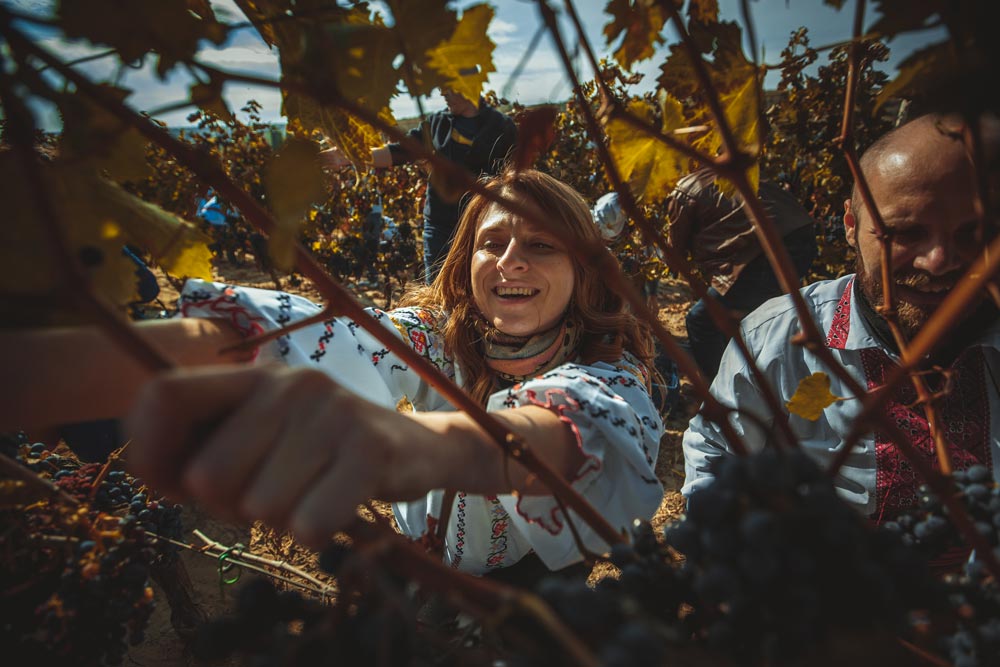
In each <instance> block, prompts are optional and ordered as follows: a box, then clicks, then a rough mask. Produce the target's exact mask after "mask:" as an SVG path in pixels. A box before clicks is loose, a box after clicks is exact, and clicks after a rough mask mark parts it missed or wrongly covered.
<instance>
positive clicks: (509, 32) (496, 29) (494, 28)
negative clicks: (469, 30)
mask: <svg viewBox="0 0 1000 667" xmlns="http://www.w3.org/2000/svg"><path fill="white" fill-rule="evenodd" d="M519 32H520V29H519V28H518V27H517V26H516V25H515V24H513V23H510V22H509V21H504V20H503V19H499V18H494V19H493V21H491V22H490V27H489V28H488V29H487V30H486V35H487V36H488V37H489V38H490V39H492V40H493V41H494V43H496V45H497V46H500V45H503V44H509V43H510V42H512V41H514V39H515V37H514V35H517V34H518V33H519Z"/></svg>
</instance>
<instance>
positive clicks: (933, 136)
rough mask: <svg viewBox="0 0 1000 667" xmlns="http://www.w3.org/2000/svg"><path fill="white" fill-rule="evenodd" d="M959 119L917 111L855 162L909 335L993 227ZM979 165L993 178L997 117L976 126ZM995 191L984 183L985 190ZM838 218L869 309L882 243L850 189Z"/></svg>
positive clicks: (999, 132) (999, 128)
mask: <svg viewBox="0 0 1000 667" xmlns="http://www.w3.org/2000/svg"><path fill="white" fill-rule="evenodd" d="M965 130H966V125H965V123H964V121H963V120H962V118H961V117H959V116H950V115H939V114H932V115H927V116H921V117H920V118H917V119H915V120H913V121H911V122H909V123H907V124H905V125H903V126H901V127H899V128H897V129H895V130H893V131H892V132H890V133H888V134H886V135H885V136H883V137H882V138H881V139H879V140H878V141H877V142H875V143H874V144H873V145H872V146H871V148H869V149H868V151H866V152H865V154H864V156H863V157H862V159H861V167H862V171H863V173H864V175H865V180H866V181H867V183H868V186H869V188H870V189H871V193H872V198H873V199H874V202H875V206H876V207H877V208H878V211H879V213H880V214H881V216H882V219H883V221H884V222H885V226H886V229H887V230H888V231H889V241H888V242H887V249H888V251H889V262H890V268H891V271H890V276H891V280H892V282H893V285H894V287H893V291H894V296H895V298H894V304H893V305H894V306H895V310H896V311H897V316H898V321H899V324H900V326H901V328H902V330H903V333H904V335H905V336H906V337H907V338H911V337H912V336H913V335H914V334H915V333H916V331H917V330H918V329H919V328H920V327H921V326H922V325H923V323H924V322H926V321H927V319H928V318H929V317H930V316H931V314H932V313H933V312H934V310H936V309H937V307H938V306H939V305H940V304H941V302H942V301H943V300H944V299H945V298H946V297H947V295H948V293H949V292H950V291H951V289H952V288H953V287H954V286H955V284H956V283H957V282H958V280H959V279H960V278H961V277H962V275H963V274H964V273H965V272H966V271H967V270H968V269H969V267H970V266H971V265H972V262H973V261H974V259H975V258H976V256H977V255H978V254H979V253H980V251H981V250H982V248H983V246H984V244H985V243H986V242H988V241H989V240H991V239H992V238H993V237H994V236H995V233H994V230H995V228H996V225H995V224H990V225H989V227H987V228H984V227H983V226H982V225H981V224H980V215H979V213H978V209H977V207H976V205H975V203H976V201H977V192H978V188H977V185H976V176H977V172H976V171H975V170H974V169H973V160H972V157H971V154H970V151H969V150H968V149H967V146H966V141H965V134H966V133H965ZM979 136H980V138H981V145H982V146H983V151H982V154H983V159H982V162H981V166H982V169H983V170H984V171H983V172H980V173H985V174H986V176H987V183H991V184H992V183H995V181H996V178H995V177H996V175H997V173H996V169H995V166H996V165H995V160H996V156H997V153H998V151H997V148H998V146H1000V122H998V121H997V119H996V117H993V116H990V117H988V118H985V117H984V118H983V120H982V121H981V122H980V124H979ZM991 190H993V191H995V188H994V187H992V186H989V187H988V188H987V191H988V192H989V191H991ZM850 203H851V207H850V209H849V210H848V211H847V212H846V213H845V215H844V227H845V232H846V234H847V241H848V243H850V244H851V245H852V246H854V248H855V249H856V250H857V253H858V254H857V266H856V269H857V275H858V284H859V287H860V289H861V292H862V294H863V295H864V296H865V297H866V298H867V299H868V301H869V302H870V303H871V304H873V305H875V306H882V305H884V287H883V284H882V277H881V268H882V265H883V263H884V256H883V247H882V246H883V243H882V241H881V240H880V238H879V234H878V231H877V229H876V227H875V223H874V220H873V219H872V216H871V215H869V212H868V210H867V208H866V207H865V206H864V204H863V202H862V201H861V197H860V194H859V192H858V189H857V187H855V192H854V199H853V200H852V202H850Z"/></svg>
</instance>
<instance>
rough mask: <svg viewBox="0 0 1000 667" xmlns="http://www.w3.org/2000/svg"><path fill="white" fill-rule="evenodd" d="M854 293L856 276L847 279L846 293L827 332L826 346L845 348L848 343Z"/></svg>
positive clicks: (838, 348) (837, 348) (838, 304)
mask: <svg viewBox="0 0 1000 667" xmlns="http://www.w3.org/2000/svg"><path fill="white" fill-rule="evenodd" d="M852 294H854V278H851V279H850V280H848V281H847V287H846V288H844V293H843V294H841V295H840V301H839V302H838V303H837V310H835V311H834V313H833V322H832V323H830V330H829V331H827V332H826V346H827V347H829V348H832V349H834V350H843V349H844V347H845V346H846V345H847V336H848V334H850V333H851V295H852Z"/></svg>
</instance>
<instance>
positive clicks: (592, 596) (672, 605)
mask: <svg viewBox="0 0 1000 667" xmlns="http://www.w3.org/2000/svg"><path fill="white" fill-rule="evenodd" d="M631 537H632V539H631V542H630V543H627V544H626V543H621V544H617V545H615V546H614V548H613V549H612V551H611V561H612V563H613V564H614V565H616V566H617V567H618V568H619V569H620V570H621V575H620V576H619V577H618V578H614V577H606V578H604V579H601V580H600V581H599V582H597V584H596V585H595V586H594V587H593V588H591V587H590V586H588V585H587V582H586V581H584V580H582V579H571V578H566V577H561V576H558V575H550V576H548V577H546V578H544V579H543V580H542V581H541V583H540V584H539V585H538V587H537V592H538V594H539V595H540V596H541V598H542V599H543V600H545V602H547V603H548V605H549V606H550V607H551V608H552V610H553V611H555V613H556V614H557V615H558V616H559V618H560V619H561V620H562V622H563V623H565V624H566V625H567V626H568V627H569V629H570V630H572V631H573V634H575V635H576V636H577V637H578V638H579V639H580V640H581V641H583V642H584V643H585V644H586V645H588V646H589V648H590V649H591V650H593V651H594V653H595V654H596V655H597V656H598V657H599V658H600V660H601V664H602V665H604V666H605V667H626V666H633V667H645V666H648V667H654V666H657V665H661V664H663V660H664V657H665V655H666V654H665V650H666V646H667V645H668V644H679V643H682V642H684V641H686V640H688V639H690V637H691V627H690V626H689V625H688V624H687V623H686V621H685V620H684V618H683V614H682V607H683V605H684V603H685V601H686V600H687V599H688V598H689V597H690V596H689V594H688V592H687V591H688V589H687V587H686V585H685V582H683V581H682V580H681V579H680V578H679V577H678V576H677V571H676V566H675V563H674V560H673V558H672V557H671V555H670V553H669V552H668V550H667V549H666V548H665V547H664V546H663V545H662V544H660V543H659V542H658V541H657V539H656V535H655V532H654V530H653V528H652V526H651V525H650V523H649V522H646V521H637V522H636V523H635V525H634V526H633V527H632V535H631ZM554 659H555V656H549V655H545V654H538V655H535V656H526V655H521V656H519V664H525V665H527V664H538V665H541V664H554Z"/></svg>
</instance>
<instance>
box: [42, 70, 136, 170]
mask: <svg viewBox="0 0 1000 667" xmlns="http://www.w3.org/2000/svg"><path fill="white" fill-rule="evenodd" d="M101 87H102V88H103V89H104V92H105V93H106V94H108V95H109V96H112V97H114V98H116V99H117V100H118V101H119V102H124V101H125V99H126V98H127V97H128V96H129V95H130V94H131V93H132V91H130V90H127V89H125V88H115V87H113V86H109V85H103V86H101ZM59 112H60V114H61V115H62V121H63V131H62V133H61V134H60V136H59V155H60V156H61V158H62V159H64V160H66V161H68V162H77V163H80V162H86V163H87V164H88V165H90V167H91V168H93V169H95V170H98V171H100V170H106V171H107V172H108V175H109V176H111V178H114V179H115V180H118V181H123V182H124V181H138V180H142V179H144V178H147V177H149V176H151V175H152V171H150V168H149V163H148V162H147V161H146V145H147V143H148V142H147V141H146V139H145V137H143V136H142V134H140V133H139V131H138V130H137V129H135V128H133V127H131V126H129V125H126V124H125V123H124V122H122V121H121V120H119V119H118V117H117V116H114V115H113V114H111V113H109V112H108V111H105V110H104V108H103V107H100V106H98V105H97V104H95V103H94V102H92V101H91V100H90V98H88V97H86V96H84V95H80V94H67V95H64V96H62V97H61V98H60V100H59Z"/></svg>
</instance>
